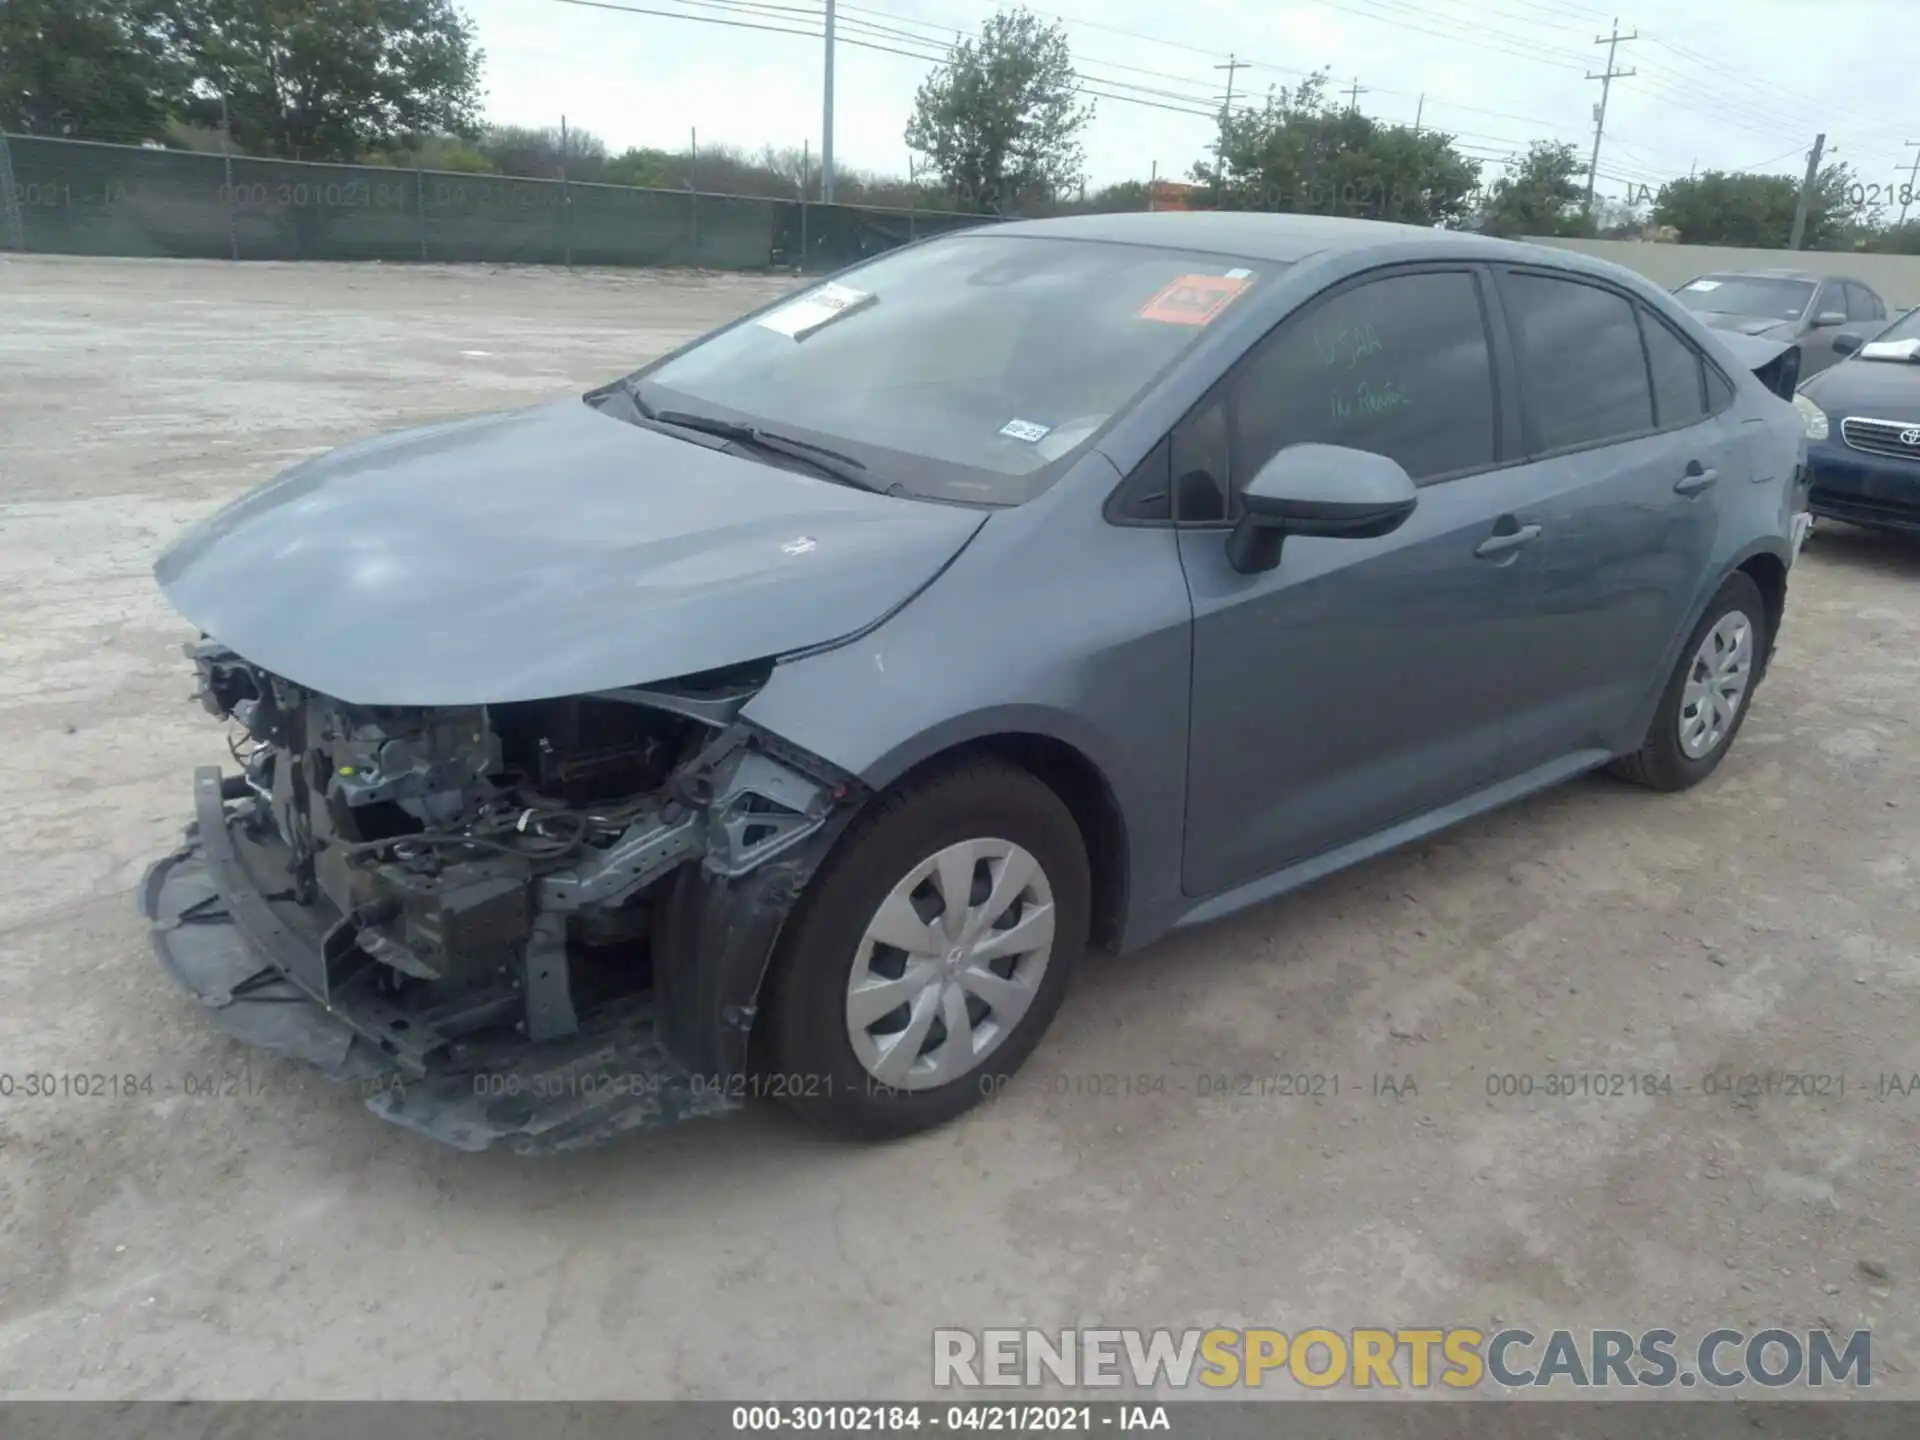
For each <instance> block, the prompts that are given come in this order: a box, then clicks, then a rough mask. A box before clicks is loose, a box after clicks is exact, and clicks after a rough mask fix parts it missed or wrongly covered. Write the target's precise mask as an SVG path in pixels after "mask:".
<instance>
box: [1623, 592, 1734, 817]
mask: <svg viewBox="0 0 1920 1440" xmlns="http://www.w3.org/2000/svg"><path fill="white" fill-rule="evenodd" d="M1766 653H1767V610H1766V606H1765V605H1764V604H1763V603H1762V601H1761V598H1760V588H1759V586H1757V585H1755V584H1754V583H1753V581H1752V580H1751V579H1749V578H1748V577H1747V576H1746V575H1744V574H1740V573H1738V572H1736V573H1734V574H1732V575H1729V576H1728V577H1727V579H1726V582H1725V583H1724V584H1722V585H1721V587H1720V588H1719V590H1717V591H1716V592H1714V596H1713V599H1712V600H1711V601H1710V602H1708V604H1707V609H1706V613H1705V614H1704V615H1702V616H1701V617H1700V623H1699V624H1698V625H1696V626H1695V627H1694V629H1693V633H1692V634H1691V635H1689V636H1688V637H1687V643H1686V644H1685V645H1684V646H1682V647H1681V649H1680V660H1679V663H1678V664H1677V665H1676V666H1675V667H1674V671H1673V675H1672V676H1671V678H1669V680H1668V681H1667V688H1666V690H1665V691H1664V692H1663V693H1662V694H1661V697H1660V708H1659V709H1658V710H1656V711H1655V712H1654V717H1653V724H1652V725H1651V726H1650V727H1648V730H1647V735H1646V739H1645V740H1643V741H1642V742H1641V745H1640V748H1639V749H1638V750H1636V751H1634V752H1633V753H1632V754H1631V755H1623V756H1621V757H1620V758H1619V759H1618V760H1615V761H1614V762H1613V765H1612V767H1611V768H1612V770H1613V772H1614V773H1615V774H1616V775H1619V776H1621V777H1622V778H1623V779H1627V780H1632V781H1634V782H1635V783H1636V784H1640V785H1646V786H1649V787H1650V788H1652V789H1655V790H1685V789H1687V788H1688V787H1689V786H1692V785H1698V784H1699V783H1700V782H1701V781H1702V780H1704V779H1706V778H1707V776H1709V775H1711V774H1712V773H1713V772H1714V770H1715V769H1716V768H1718V766H1719V764H1720V762H1721V760H1722V759H1724V758H1725V757H1726V753H1727V751H1728V749H1729V748H1731V747H1732V745H1733V737H1734V736H1735V735H1736V734H1738V733H1739V731H1740V725H1741V722H1742V721H1744V720H1745V719H1746V718H1747V707H1748V705H1749V704H1750V703H1751V701H1752V699H1753V687H1754V683H1755V681H1756V680H1757V679H1758V678H1759V666H1760V657H1761V656H1763V655H1765V654H1766Z"/></svg>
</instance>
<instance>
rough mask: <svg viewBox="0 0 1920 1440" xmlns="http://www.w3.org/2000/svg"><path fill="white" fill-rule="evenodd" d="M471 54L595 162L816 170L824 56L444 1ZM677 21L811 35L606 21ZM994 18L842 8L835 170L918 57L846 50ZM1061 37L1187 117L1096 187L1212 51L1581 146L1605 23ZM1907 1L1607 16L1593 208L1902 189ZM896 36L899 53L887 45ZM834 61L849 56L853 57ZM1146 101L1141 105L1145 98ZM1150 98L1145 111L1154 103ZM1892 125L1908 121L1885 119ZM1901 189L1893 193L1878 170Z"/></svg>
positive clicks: (1191, 136) (1524, 13) (783, 45)
mask: <svg viewBox="0 0 1920 1440" xmlns="http://www.w3.org/2000/svg"><path fill="white" fill-rule="evenodd" d="M457 3H460V4H461V5H462V7H463V8H464V9H465V10H466V11H467V12H468V13H469V14H470V15H471V16H472V17H473V19H474V21H475V22H476V24H477V26H478V28H479V35H480V43H481V45H482V46H483V47H484V48H485V50H486V57H487V58H486V72H485V83H486V89H487V117H488V119H490V120H494V121H498V122H505V123H512V124H524V125H550V124H555V123H557V122H558V119H559V117H560V115H561V114H562V113H564V114H565V115H566V116H567V118H568V120H569V122H570V123H571V124H573V125H576V126H582V127H585V128H586V129H589V130H591V131H593V132H594V133H595V134H597V135H599V136H600V137H601V138H603V139H604V140H606V141H607V142H608V144H609V146H610V147H611V148H612V149H614V150H616V151H617V150H619V149H622V148H624V147H626V146H628V145H651V146H658V147H662V148H684V147H685V146H686V145H687V143H688V132H689V130H690V129H697V131H698V133H699V137H700V142H701V144H702V145H703V146H704V145H706V144H709V143H714V142H726V143H729V144H733V145H739V146H744V147H746V148H748V149H750V150H756V151H757V150H758V149H759V148H760V147H761V146H762V145H765V144H773V145H775V146H798V145H799V144H801V142H802V141H806V142H808V143H809V144H810V145H811V147H812V148H813V150H814V151H815V153H816V154H817V153H818V150H819V146H820V134H821V61H822V50H823V46H822V44H821V42H820V41H819V40H818V39H817V38H809V37H808V36H806V35H778V34H768V33H763V32H761V31H756V30H752V29H743V28H731V27H723V26H721V25H716V24H704V23H698V22H696V21H694V20H691V19H687V18H668V17H666V16H662V15H658V14H636V13H630V12H627V11H621V10H617V9H598V8H588V7H587V6H585V5H581V4H575V3H568V0H457ZM608 3H610V4H626V5H631V6H633V7H636V8H638V9H646V10H655V11H669V12H672V13H673V14H674V15H677V16H682V17H688V16H695V15H698V16H704V17H707V18H709V19H715V20H719V19H729V20H734V21H744V22H747V23H750V24H758V25H772V26H778V27H781V28H787V29H792V30H801V31H810V32H813V33H814V34H815V35H817V34H818V31H819V29H820V14H821V9H822V7H821V4H820V0H766V3H764V4H762V3H749V0H700V3H694V0H608ZM996 8H999V7H998V5H996V4H995V3H993V0H861V3H858V4H857V5H856V4H853V3H846V0H842V3H840V4H839V7H838V14H839V22H840V27H841V31H840V33H841V36H842V39H843V41H844V42H846V43H842V44H841V45H839V46H838V47H837V48H836V67H835V68H836V84H835V90H836V98H837V103H836V111H835V114H836V118H835V127H834V144H835V154H836V159H837V160H838V162H839V164H840V165H841V166H842V167H843V168H844V167H854V168H860V169H870V170H881V171H887V172H892V173H904V172H905V170H906V165H907V155H908V151H907V148H906V145H905V143H904V142H903V140H902V138H901V134H902V131H903V130H904V128H905V125H906V121H907V116H908V113H909V111H910V110H911V108H912V103H913V95H914V91H915V89H916V87H917V86H918V85H919V83H920V81H921V79H922V78H924V76H925V75H926V74H927V73H928V71H929V70H930V69H931V68H932V66H931V63H930V62H929V61H928V60H925V59H919V58H913V57H912V56H908V55H898V54H887V53H882V52H881V51H879V50H876V49H872V48H865V47H866V46H872V45H878V46H887V47H891V48H895V49H908V50H918V51H920V52H922V53H931V52H932V50H933V49H935V48H937V47H938V45H940V44H941V43H942V42H943V40H944V39H947V38H951V36H952V34H953V32H954V31H955V30H965V31H967V32H969V33H971V32H973V31H974V30H976V29H977V27H978V25H979V23H980V21H981V20H982V19H983V18H985V17H986V16H987V15H989V14H991V13H992V12H993V11H994V10H995V9H996ZM1031 8H1033V9H1034V10H1036V11H1037V12H1039V13H1041V14H1043V15H1048V16H1055V17H1057V18H1061V19H1063V20H1065V22H1066V27H1067V33H1068V36H1069V38H1070V40H1071V42H1072V45H1073V52H1074V58H1075V62H1076V65H1077V67H1078V68H1079V70H1080V72H1081V76H1082V80H1083V82H1084V83H1085V84H1087V85H1088V86H1090V87H1092V88H1096V89H1100V90H1105V91H1107V92H1109V93H1110V94H1111V95H1115V96H1119V95H1127V96H1134V97H1137V98H1138V99H1142V100H1152V101H1153V102H1155V103H1156V104H1162V105H1171V106H1174V107H1177V108H1178V109H1179V110H1185V111H1192V112H1195V113H1174V112H1172V111H1168V110H1164V109H1153V108H1148V107H1147V106H1145V105H1141V104H1132V103H1127V102H1126V101H1123V100H1120V99H1111V98H1102V99H1098V100H1096V105H1097V113H1096V115H1095V117H1094V120H1093V122H1092V124H1091V125H1090V126H1089V127H1088V130H1087V133H1086V136H1085V144H1086V151H1087V169H1088V179H1089V181H1090V183H1092V184H1094V185H1100V184H1106V183H1109V182H1112V181H1115V180H1124V179H1146V178H1147V177H1148V175H1149V173H1150V172H1151V171H1152V168H1153V165H1154V162H1156V161H1157V162H1158V165H1159V173H1160V174H1161V175H1162V176H1163V177H1166V176H1172V177H1176V178H1185V176H1186V173H1187V169H1188V167H1189V166H1190V165H1191V164H1192V162H1193V160H1194V159H1195V158H1196V157H1197V156H1199V155H1200V154H1201V153H1202V152H1203V150H1204V149H1205V147H1207V146H1208V145H1209V144H1210V143H1211V141H1212V138H1213V134H1214V129H1215V126H1214V122H1213V121H1212V120H1211V119H1209V118H1208V112H1211V111H1214V110H1215V109H1217V106H1218V103H1219V100H1220V97H1221V94H1222V91H1223V89H1224V86H1225V82H1226V75H1227V72H1226V71H1225V70H1222V69H1216V68H1215V67H1216V66H1223V65H1225V64H1226V62H1227V60H1228V57H1229V54H1230V53H1231V54H1232V55H1233V56H1235V57H1236V58H1237V59H1239V60H1240V61H1242V62H1247V67H1246V68H1241V69H1239V70H1238V71H1236V72H1234V87H1235V92H1236V97H1237V98H1239V97H1246V98H1251V99H1257V98H1258V97H1259V96H1261V95H1263V94H1264V92H1265V91H1266V90H1267V88H1268V87H1269V86H1270V85H1286V84H1290V83H1293V82H1296V81H1297V80H1298V79H1299V78H1300V76H1301V74H1302V73H1304V72H1306V71H1308V70H1311V69H1314V68H1317V67H1320V66H1326V67H1328V68H1330V69H1331V70H1332V72H1333V78H1334V83H1335V85H1336V86H1337V87H1339V88H1341V89H1344V88H1345V87H1347V86H1349V85H1351V84H1352V83H1353V82H1354V80H1355V79H1356V78H1357V79H1358V81H1359V84H1360V85H1361V87H1362V91H1361V94H1360V97H1359V103H1360V108H1361V109H1362V110H1364V111H1366V112H1367V113H1368V114H1371V115H1374V116H1377V117H1380V118H1382V119H1387V120H1394V121H1402V122H1411V121H1412V120H1413V119H1414V117H1415V110H1416V106H1418V105H1419V104H1420V96H1421V94H1422V93H1423V92H1424V94H1425V97H1426V99H1425V107H1424V111H1423V112H1422V118H1423V121H1424V123H1425V124H1427V125H1430V126H1435V127H1439V128H1443V129H1446V130H1448V131H1451V132H1452V133H1453V134H1455V135H1456V136H1457V137H1458V142H1459V145H1460V148H1461V149H1462V150H1464V151H1466V152H1467V153H1468V154H1470V155H1473V156H1475V157H1476V158H1481V159H1485V160H1489V161H1490V162H1494V163H1492V164H1490V166H1489V170H1490V171H1491V170H1492V169H1497V161H1498V158H1499V157H1501V156H1504V155H1506V154H1509V153H1511V152H1512V151H1513V150H1515V149H1518V148H1524V146H1525V144H1526V142H1527V141H1529V140H1531V139H1535V138H1540V137H1552V138H1556V139H1564V140H1571V141H1575V142H1577V143H1578V144H1579V146H1580V150H1581V153H1582V155H1583V156H1584V155H1585V154H1586V153H1587V147H1588V146H1590V145H1591V144H1592V140H1593V115H1592V108H1593V106H1594V104H1595V103H1596V102H1597V101H1598V100H1599V98H1600V84H1599V82H1598V81H1597V80H1594V81H1589V80H1587V79H1585V78H1584V77H1585V75H1586V74H1587V73H1588V72H1589V71H1592V72H1594V73H1598V72H1599V71H1600V70H1601V69H1603V68H1604V67H1605V62H1606V55H1607V47H1606V46H1605V45H1604V44H1601V45H1596V44H1595V43H1594V39H1595V37H1596V35H1604V34H1605V33H1606V32H1607V31H1608V29H1609V27H1610V25H1611V23H1612V20H1613V18H1614V12H1613V11H1611V10H1608V9H1603V8H1602V7H1601V6H1600V5H1597V4H1593V3H1589V0H1488V3H1477V0H1286V3H1284V4H1275V3H1272V0H1184V3H1181V4H1178V5H1168V4H1164V3H1161V4H1154V3H1148V0H1070V8H1069V9H1068V10H1066V11H1065V12H1056V11H1054V10H1052V9H1051V7H1050V5H1049V3H1047V0H1036V3H1034V4H1033V5H1032V7H1031ZM1916 9H1920V0H1818V3H1814V0H1686V3H1684V4H1683V3H1681V0H1664V3H1663V4H1661V5H1659V6H1655V5H1652V4H1644V3H1643V4H1642V5H1641V8H1640V9H1639V10H1638V12H1636V11H1635V10H1634V9H1632V8H1628V9H1623V10H1621V11H1620V12H1619V20H1620V29H1621V31H1622V33H1623V34H1628V33H1632V32H1633V31H1635V30H1638V32H1639V38H1638V39H1636V40H1633V41H1631V42H1625V41H1623V42H1622V44H1621V45H1620V47H1619V53H1618V57H1617V60H1616V64H1617V65H1618V66H1619V67H1620V68H1621V69H1636V70H1638V72H1639V73H1638V74H1637V75H1635V76H1633V77H1631V78H1627V79H1622V80H1616V81H1615V82H1614V85H1613V93H1612V98H1611V101H1610V103H1609V106H1608V111H1607V128H1606V139H1605V142H1604V144H1603V147H1602V150H1601V156H1600V167H1599V168H1600V175H1601V180H1600V189H1601V193H1602V194H1605V195H1611V196H1614V197H1616V198H1623V197H1624V194H1625V192H1626V190H1627V187H1628V186H1629V185H1630V184H1631V185H1634V186H1638V185H1639V184H1642V183H1645V184H1647V185H1649V186H1652V187H1654V188H1657V187H1658V186H1659V184H1660V182H1661V181H1663V180H1667V179H1671V178H1673V177H1675V176H1684V175H1686V174H1687V173H1688V172H1689V170H1690V169H1691V168H1692V167H1693V166H1695V165H1696V164H1697V165H1698V167H1699V168H1700V169H1702V170H1705V169H1709V168H1721V169H1742V168H1755V167H1758V168H1762V169H1766V170H1769V171H1774V172H1779V173H1786V172H1793V173H1798V171H1799V169H1800V168H1801V167H1802V166H1803V165H1804V163H1805V153H1806V150H1807V148H1808V147H1809V146H1810V145H1811V144H1812V141H1813V136H1814V134H1815V132H1817V131H1822V130H1824V131H1825V132H1826V134H1827V144H1828V148H1829V154H1832V155H1834V158H1837V159H1841V160H1845V161H1847V162H1848V163H1850V164H1851V165H1852V166H1853V167H1854V169H1855V171H1856V172H1857V174H1858V175H1859V176H1860V178H1861V179H1863V180H1866V181H1874V182H1878V183H1881V184H1887V183H1889V182H1891V183H1896V184H1897V183H1903V182H1904V180H1905V174H1904V167H1905V166H1907V165H1908V164H1910V163H1911V162H1912V160H1913V158H1914V156H1915V154H1916V153H1920V152H1916V151H1915V150H1913V149H1909V148H1905V147H1904V146H1903V143H1902V142H1903V141H1905V140H1907V139H1915V140H1920V113H1915V112H1914V110H1913V107H1912V106H1910V105H1909V104H1908V103H1907V101H1908V97H1909V96H1911V95H1912V94H1913V93H1914V90H1913V73H1912V66H1913V56H1912V54H1910V53H1908V52H1910V51H1911V49H1912V46H1911V45H1909V44H1907V43H1906V42H1907V41H1908V40H1910V39H1911V38H1912V36H1913V34H1914V33H1915V21H1916V19H1917V18H1920V16H1916V13H1915V12H1916ZM908 37H918V38H908ZM854 42H862V43H860V44H856V43H854ZM1147 92H1156V93H1147ZM1160 92H1165V93H1160ZM1903 112H1905V113H1903ZM1896 172H1900V173H1896Z"/></svg>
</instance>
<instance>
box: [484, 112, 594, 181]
mask: <svg viewBox="0 0 1920 1440" xmlns="http://www.w3.org/2000/svg"><path fill="white" fill-rule="evenodd" d="M474 148H475V149H476V150H478V151H479V152H480V153H481V154H482V155H484V156H486V157H487V160H488V161H489V163H491V165H492V166H493V168H494V169H495V170H496V171H498V172H499V173H500V174H502V175H523V176H527V177H529V178H532V179H536V180H558V179H559V178H560V172H561V170H562V169H563V168H564V169H565V170H566V172H567V175H568V178H570V179H573V180H598V179H600V178H601V172H602V171H604V170H605V169H606V166H607V144H606V141H604V140H602V139H601V138H600V137H599V136H598V135H595V134H594V133H593V132H592V131H591V130H572V129H570V130H568V131H567V133H566V136H565V137H564V139H563V138H562V136H561V134H560V127H559V126H557V125H550V126H548V127H546V128H545V129H536V128H534V127H531V126H527V125H489V126H488V127H487V128H486V131H485V132H484V133H483V134H482V135H481V137H480V139H479V141H478V143H476V144H475V146H474Z"/></svg>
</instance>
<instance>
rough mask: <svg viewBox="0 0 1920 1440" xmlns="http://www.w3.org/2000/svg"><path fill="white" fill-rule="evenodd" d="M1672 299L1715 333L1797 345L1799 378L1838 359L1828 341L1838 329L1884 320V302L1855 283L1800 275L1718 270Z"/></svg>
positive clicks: (1690, 283)
mask: <svg viewBox="0 0 1920 1440" xmlns="http://www.w3.org/2000/svg"><path fill="white" fill-rule="evenodd" d="M1674 295H1675V297H1676V298H1677V299H1678V300H1679V301H1680V303H1681V304H1682V305H1684V306H1686V307H1687V308H1688V309H1689V310H1691V311H1693V312H1694V314H1696V315H1698V316H1699V317H1700V318H1701V319H1702V320H1703V321H1705V322H1706V323H1707V324H1708V325H1711V326H1712V327H1713V328H1714V329H1716V330H1731V331H1734V332H1736V333H1738V334H1741V335H1757V336H1765V337H1767V338H1769V339H1775V340H1790V341H1792V342H1793V343H1795V344H1797V345H1798V346H1799V347H1800V352H1801V361H1800V373H1801V374H1802V375H1814V374H1817V373H1818V372H1820V371H1822V370H1824V369H1826V368H1827V367H1828V366H1829V365H1832V364H1833V363H1835V362H1836V361H1837V360H1838V359H1839V358H1840V355H1839V353H1838V352H1837V351H1836V350H1835V349H1834V344H1833V342H1834V339H1835V337H1836V336H1838V335H1839V334H1840V333H1841V331H1842V330H1843V329H1845V328H1848V327H1851V328H1852V329H1854V330H1856V331H1859V330H1863V329H1869V328H1873V322H1875V321H1879V322H1880V323H1881V324H1883V325H1884V324H1885V323H1886V319H1887V305H1886V302H1885V301H1884V300H1882V299H1881V298H1880V297H1879V296H1878V295H1877V294H1875V293H1874V292H1873V290H1872V289H1871V288H1870V287H1868V286H1866V285H1864V284H1862V283H1861V282H1860V281H1858V280H1849V279H1848V278H1847V277H1846V276H1844V275H1814V274H1811V273H1809V272H1807V271H1805V270H1727V271H1719V272H1716V273H1714V274H1712V275H1702V276H1700V277H1699V278H1697V279H1694V280H1689V281H1688V282H1687V283H1686V284H1684V285H1682V286H1681V287H1680V288H1679V289H1678V290H1676V291H1675V292H1674Z"/></svg>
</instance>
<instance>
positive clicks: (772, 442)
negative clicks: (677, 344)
mask: <svg viewBox="0 0 1920 1440" xmlns="http://www.w3.org/2000/svg"><path fill="white" fill-rule="evenodd" d="M633 403H634V406H635V408H637V409H638V410H639V411H640V413H641V414H642V415H643V416H645V417H646V418H647V419H649V420H651V421H653V422H654V423H655V424H657V425H672V426H674V427H676V428H678V429H681V430H698V431H699V432H700V433H701V434H703V435H713V436H717V437H719V438H720V439H722V440H731V441H733V442H734V443H735V444H739V445H745V446H747V447H749V448H751V449H755V450H765V451H769V452H771V453H772V454H775V455H782V456H785V457H786V458H787V459H789V460H798V461H799V462H800V463H801V464H803V465H807V466H811V467H812V468H813V469H814V470H815V471H817V472H819V473H820V474H822V475H825V476H826V477H827V478H828V479H829V480H837V481H839V482H840V483H841V484H842V485H851V486H853V487H854V488H855V489H858V490H878V489H880V488H881V487H879V486H878V485H876V484H874V482H873V481H872V480H870V479H868V478H867V474H866V470H867V467H866V466H865V465H864V464H863V463H862V462H860V461H858V460H856V459H854V458H853V456H851V455H845V454H842V453H841V452H840V451H838V450H830V449H828V448H827V447H826V446H825V445H816V444H814V443H813V442H812V441H811V440H802V439H800V438H799V437H798V436H794V435H782V434H780V433H779V432H778V431H774V430H763V429H761V428H760V427H759V426H758V425H749V424H748V423H747V422H746V421H744V420H727V419H723V418H722V417H721V416H718V415H698V414H695V413H694V412H693V411H691V410H656V409H654V408H653V407H652V406H651V405H649V404H647V403H646V402H645V401H644V400H642V399H641V398H640V397H639V396H638V395H634V396H633Z"/></svg>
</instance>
